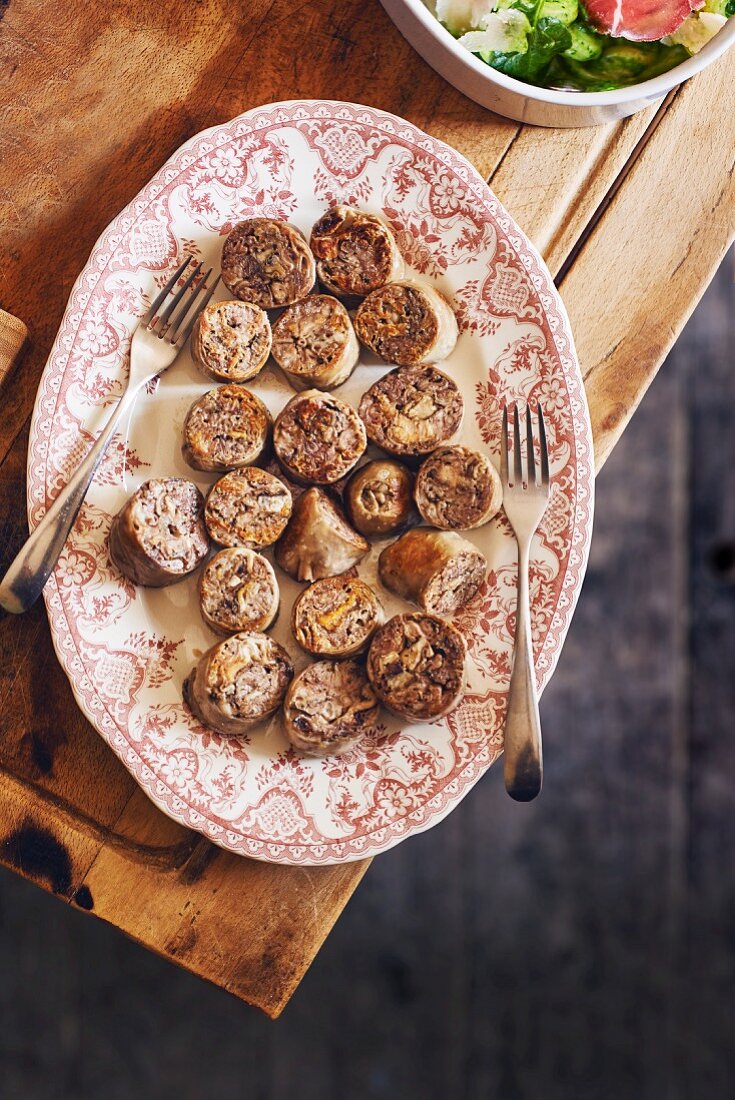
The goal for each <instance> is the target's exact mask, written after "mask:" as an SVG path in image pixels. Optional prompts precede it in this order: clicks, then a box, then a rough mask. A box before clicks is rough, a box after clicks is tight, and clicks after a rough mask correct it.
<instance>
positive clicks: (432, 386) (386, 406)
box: [360, 367, 464, 456]
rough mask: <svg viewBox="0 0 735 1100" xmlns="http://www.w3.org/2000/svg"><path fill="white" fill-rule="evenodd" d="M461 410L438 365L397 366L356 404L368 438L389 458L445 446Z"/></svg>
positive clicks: (457, 425) (457, 395)
mask: <svg viewBox="0 0 735 1100" xmlns="http://www.w3.org/2000/svg"><path fill="white" fill-rule="evenodd" d="M463 412H464V402H463V400H462V394H461V393H460V391H459V387H458V386H457V383H456V382H455V381H454V380H453V379H452V378H450V377H449V375H448V374H445V373H444V371H441V370H438V368H437V367H397V368H396V369H395V370H392V371H389V372H388V374H385V375H383V377H382V378H380V379H378V381H377V382H374V383H373V385H372V386H371V387H370V389H369V390H366V391H365V393H364V394H363V395H362V400H361V401H360V416H361V418H362V421H363V423H364V425H365V428H366V429H367V434H368V439H369V440H370V441H371V443H375V444H377V446H378V447H382V448H383V450H384V451H389V452H390V453H391V454H394V455H405V456H417V455H425V454H429V453H430V452H431V451H434V450H436V448H437V447H439V446H440V445H441V444H442V443H447V442H449V440H450V439H451V438H452V437H453V436H454V435H456V433H457V432H458V431H459V428H460V425H461V423H462V415H463Z"/></svg>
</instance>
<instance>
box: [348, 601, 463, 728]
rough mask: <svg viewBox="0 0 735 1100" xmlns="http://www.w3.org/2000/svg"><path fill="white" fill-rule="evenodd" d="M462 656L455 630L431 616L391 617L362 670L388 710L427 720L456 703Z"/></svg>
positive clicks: (419, 719)
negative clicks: (365, 672) (365, 668)
mask: <svg viewBox="0 0 735 1100" xmlns="http://www.w3.org/2000/svg"><path fill="white" fill-rule="evenodd" d="M466 655H467V647H466V645H465V641H464V638H463V637H462V635H461V634H460V632H459V631H458V630H457V629H456V627H454V626H452V624H451V623H448V622H446V621H445V620H444V619H440V618H439V617H438V616H437V615H423V614H420V613H417V614H409V615H395V616H394V617H393V618H392V619H390V620H389V621H388V622H387V623H386V624H385V626H381V628H380V630H378V631H377V633H376V634H375V637H374V638H373V640H372V642H371V644H370V651H369V653H368V658H367V674H368V677H369V679H370V683H371V684H372V685H373V687H374V688H375V692H376V694H377V696H378V698H379V699H380V701H381V702H382V703H384V704H385V706H386V707H388V709H389V710H392V711H393V713H394V714H398V715H400V716H401V717H402V718H409V719H411V720H412V721H415V722H422V721H423V722H431V721H433V720H434V719H435V718H441V717H442V716H443V715H445V714H448V713H449V711H451V710H453V709H454V707H456V706H457V704H458V703H459V701H460V698H461V696H462V692H463V691H464V686H465V660H466Z"/></svg>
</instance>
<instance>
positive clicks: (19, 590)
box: [0, 386, 140, 615]
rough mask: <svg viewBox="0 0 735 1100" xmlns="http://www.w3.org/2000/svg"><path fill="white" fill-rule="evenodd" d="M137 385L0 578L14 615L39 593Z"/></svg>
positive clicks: (0, 593) (2, 596)
mask: <svg viewBox="0 0 735 1100" xmlns="http://www.w3.org/2000/svg"><path fill="white" fill-rule="evenodd" d="M139 389H140V386H135V387H132V388H131V387H128V389H127V390H126V391H125V393H124V394H123V395H122V397H121V398H120V401H119V403H118V405H117V406H116V408H115V409H114V411H113V413H112V415H111V416H110V418H109V420H108V421H107V423H106V424H105V426H104V428H103V429H102V432H101V433H100V436H99V438H98V439H97V442H96V443H95V444H94V446H93V447H92V448H91V449H90V451H89V453H88V454H87V456H86V458H85V459H84V460H83V461H82V462H81V463H80V465H79V466H78V467H77V469H76V470H75V471H74V473H73V474H72V476H71V477H70V478H69V481H68V482H67V483H66V485H65V486H64V488H63V489H62V490H61V492H60V493H59V495H58V496H57V497H56V499H55V500H54V502H53V504H52V505H51V507H50V508H49V509H48V511H47V512H46V514H45V515H44V517H43V519H42V520H41V521H40V523H39V524H38V526H37V527H35V528H34V530H33V531H32V533H31V534H30V536H29V537H28V539H27V540H26V542H25V543H24V544H23V546H22V547H21V549H20V551H19V552H18V554H17V556H16V558H15V560H14V561H13V563H12V565H11V566H10V568H9V569H8V571H7V573H6V574H5V576H4V577H3V579H2V581H0V607H4V608H5V610H6V611H10V612H12V613H13V614H14V615H20V614H21V613H22V612H23V611H27V610H28V608H29V607H31V606H32V605H33V604H34V603H35V602H36V600H37V599H38V597H39V596H40V594H41V590H42V589H43V586H44V585H45V583H46V581H47V580H48V578H49V576H50V574H51V571H52V570H53V568H54V566H55V565H56V562H57V561H58V560H59V555H60V554H61V551H62V550H63V549H64V543H65V542H66V540H67V538H68V535H69V532H70V530H71V528H72V525H73V523H74V520H75V519H76V518H77V514H78V513H79V509H80V508H81V506H82V502H83V500H84V498H85V496H86V495H87V490H88V489H89V486H90V484H91V482H92V478H93V477H94V475H95V473H96V471H97V467H98V466H99V464H100V462H101V461H102V456H103V455H104V453H105V451H106V450H107V447H108V445H109V442H110V440H111V439H112V437H113V435H114V434H115V432H116V430H117V426H118V424H119V423H120V421H121V420H122V418H123V416H124V415H125V413H126V412H127V411H128V410H129V409H130V408H131V406H132V404H133V402H134V401H135V398H136V396H137V394H138V391H139Z"/></svg>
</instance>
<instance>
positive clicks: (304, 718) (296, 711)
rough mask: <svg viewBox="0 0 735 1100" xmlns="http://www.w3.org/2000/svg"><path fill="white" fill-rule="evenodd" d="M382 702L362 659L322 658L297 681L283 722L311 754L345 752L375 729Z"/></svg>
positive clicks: (298, 745) (296, 743)
mask: <svg viewBox="0 0 735 1100" xmlns="http://www.w3.org/2000/svg"><path fill="white" fill-rule="evenodd" d="M379 709H380V704H379V703H378V700H377V697H376V695H375V692H374V691H373V688H372V687H371V685H370V683H369V682H368V678H367V676H366V675H365V670H364V669H363V667H362V665H360V664H358V662H357V661H317V662H316V664H312V665H308V667H307V668H305V669H304V671H303V672H301V673H300V674H299V675H298V676H297V677H296V678H295V679H294V680H292V681H291V684H290V686H289V689H288V691H287V692H286V699H285V702H284V704H283V719H284V721H283V725H284V730H285V732H286V736H287V737H288V739H289V741H290V742H291V744H292V745H293V746H294V748H297V749H300V750H301V752H305V753H308V754H309V755H311V756H325V755H327V754H328V753H339V752H344V750H345V749H348V748H350V747H351V746H352V745H354V744H355V743H356V742H357V741H359V740H360V739H361V738H362V737H364V736H365V734H366V733H369V732H370V731H371V730H373V729H374V728H375V725H376V722H377V719H378V712H379Z"/></svg>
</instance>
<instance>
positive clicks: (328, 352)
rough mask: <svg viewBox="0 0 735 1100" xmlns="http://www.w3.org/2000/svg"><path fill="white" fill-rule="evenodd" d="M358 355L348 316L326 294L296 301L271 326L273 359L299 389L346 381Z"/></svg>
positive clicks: (337, 384)
mask: <svg viewBox="0 0 735 1100" xmlns="http://www.w3.org/2000/svg"><path fill="white" fill-rule="evenodd" d="M359 354H360V347H359V344H358V343H357V337H356V336H355V330H354V329H353V327H352V321H351V320H350V315H349V313H348V312H347V310H346V309H345V307H344V306H343V305H342V303H341V302H338V301H337V299H336V298H332V297H330V295H329V294H312V295H311V296H310V297H309V298H305V299H304V301H303V302H296V303H295V304H294V305H292V306H289V308H288V309H287V310H284V312H283V313H282V314H281V316H280V317H279V318H278V320H277V321H276V322H275V324H274V325H273V358H274V359H275V361H276V362H277V363H278V365H279V367H280V368H281V370H282V371H283V373H284V374H285V375H286V376H287V378H288V379H289V381H290V382H292V383H293V385H294V386H296V387H297V388H298V389H303V388H304V387H307V386H316V387H317V388H318V389H333V388H334V387H335V386H339V385H341V384H342V382H346V381H347V379H348V378H349V377H350V375H351V374H352V372H353V370H354V369H355V366H356V365H357V360H358V357H359Z"/></svg>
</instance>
